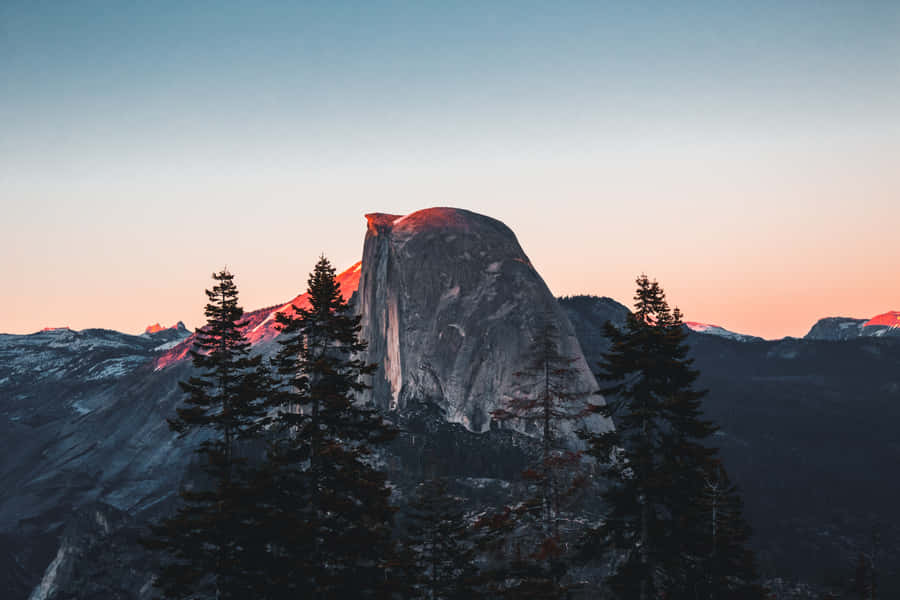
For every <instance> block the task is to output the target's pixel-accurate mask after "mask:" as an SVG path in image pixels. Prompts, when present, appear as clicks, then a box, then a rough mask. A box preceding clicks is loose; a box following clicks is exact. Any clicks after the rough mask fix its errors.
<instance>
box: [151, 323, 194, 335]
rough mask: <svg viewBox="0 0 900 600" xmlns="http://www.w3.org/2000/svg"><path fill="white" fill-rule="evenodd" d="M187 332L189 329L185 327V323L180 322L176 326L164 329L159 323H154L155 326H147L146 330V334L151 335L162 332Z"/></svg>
mask: <svg viewBox="0 0 900 600" xmlns="http://www.w3.org/2000/svg"><path fill="white" fill-rule="evenodd" d="M168 330H172V331H187V327H185V326H184V323H183V322H181V321H178V322H177V323H176V324H174V325H172V326H171V327H163V326H162V325H160V324H159V323H154V324H153V325H147V328H146V329H145V330H144V333H145V334H147V335H149V334H151V333H159V332H160V331H168Z"/></svg>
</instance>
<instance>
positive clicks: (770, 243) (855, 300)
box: [0, 0, 900, 338]
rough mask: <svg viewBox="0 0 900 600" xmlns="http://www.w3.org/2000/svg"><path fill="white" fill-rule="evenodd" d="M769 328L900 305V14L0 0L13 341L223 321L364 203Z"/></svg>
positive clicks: (588, 286) (775, 5)
mask: <svg viewBox="0 0 900 600" xmlns="http://www.w3.org/2000/svg"><path fill="white" fill-rule="evenodd" d="M431 206H456V207H461V208H467V209H470V210H473V211H475V212H479V213H482V214H486V215H489V216H492V217H494V218H497V219H500V220H501V221H503V222H505V223H506V224H507V225H509V226H510V227H511V228H512V229H513V231H515V232H516V234H517V236H518V239H519V241H520V243H521V245H522V246H523V248H524V250H525V252H526V253H527V254H528V255H529V257H530V259H531V261H532V263H533V264H534V265H535V266H536V267H537V269H538V271H539V272H540V273H541V275H542V276H543V277H544V279H545V280H546V281H547V283H548V285H549V286H550V289H551V290H552V291H553V292H554V293H555V294H557V295H571V294H578V293H587V294H597V295H606V296H611V297H613V298H615V299H617V300H619V301H621V302H623V303H626V304H630V302H631V296H632V295H633V290H634V279H635V277H636V276H637V275H639V274H640V273H646V274H648V275H649V276H651V277H652V278H656V279H658V280H659V281H660V283H661V284H662V286H663V288H664V289H665V290H666V292H667V295H668V298H669V301H670V303H671V304H674V305H677V306H679V307H680V308H681V309H682V311H683V312H684V313H685V316H686V318H687V319H688V320H694V321H702V322H706V323H713V324H716V325H720V326H722V327H726V328H728V329H731V330H734V331H739V332H743V333H750V334H755V335H760V336H764V337H767V338H776V337H781V336H785V335H793V336H802V335H803V334H805V333H806V332H807V331H808V330H809V328H810V327H811V326H812V324H813V323H814V322H815V321H816V320H817V319H819V318H820V317H825V316H839V315H840V316H854V317H860V318H863V317H866V318H868V317H871V316H874V315H876V314H879V313H883V312H886V311H888V310H900V276H898V275H900V268H898V265H900V235H898V224H900V2H893V1H885V2H878V1H861V2H845V1H833V2H829V1H825V0H818V1H814V2H805V1H802V0H795V1H792V2H767V1H764V0H760V1H756V2H729V1H716V2H694V3H681V2H678V3H674V2H601V1H597V0H592V1H588V2H527V1H523V0H518V1H514V2H490V1H486V0H480V1H478V2H464V1H455V2H438V1H433V2H432V1H420V2H380V1H377V0H374V1H373V0H369V1H365V2H351V1H346V2H344V1H342V2H330V1H329V2H321V3H317V2H259V1H255V2H228V1H225V2H208V3H204V2H189V3H185V2H165V1H158V2H118V1H117V2H92V1H90V0H84V1H79V2H31V1H28V2H17V1H14V0H4V1H3V2H2V3H0V210H2V212H0V214H2V219H0V256H2V261H0V282H2V283H0V331H2V332H7V333H29V332H33V331H36V330H38V329H40V328H42V327H45V326H69V327H72V328H73V329H82V328H87V327H105V328H110V329H117V330H120V331H125V332H131V333H137V332H140V331H143V329H144V327H146V326H147V325H148V324H151V323H155V322H160V323H162V324H164V325H171V324H173V323H174V322H176V321H178V320H182V321H184V322H185V323H186V324H187V325H188V326H189V327H196V326H199V325H201V324H202V322H203V313H202V309H203V305H204V303H205V301H206V298H205V295H204V294H203V290H204V289H205V288H207V287H210V286H211V281H212V280H211V279H210V274H211V273H212V272H213V271H215V270H218V269H220V268H222V267H223V266H227V267H228V268H229V269H230V270H231V271H233V272H234V273H235V275H236V282H237V284H238V286H239V288H240V292H241V301H242V303H243V305H244V307H245V308H246V309H248V310H250V309H254V308H259V307H262V306H270V305H273V304H276V303H279V302H283V301H286V300H288V299H290V298H292V297H294V296H295V295H296V294H297V293H299V292H301V291H303V290H304V289H305V286H306V277H307V274H308V273H309V271H310V270H311V269H312V266H313V265H314V263H315V261H316V259H317V257H318V256H319V255H320V254H321V253H325V254H326V255H327V256H328V257H329V258H330V259H331V260H332V262H333V263H334V264H335V266H336V267H338V269H339V270H340V269H342V268H344V267H347V266H350V265H351V264H353V263H354V262H355V261H357V260H359V258H360V256H361V253H362V244H363V236H364V233H365V220H364V218H363V215H364V214H365V213H367V212H390V213H396V214H406V213H409V212H412V211H414V210H417V209H421V208H427V207H431Z"/></svg>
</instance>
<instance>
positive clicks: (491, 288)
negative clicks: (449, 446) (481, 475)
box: [357, 208, 608, 432]
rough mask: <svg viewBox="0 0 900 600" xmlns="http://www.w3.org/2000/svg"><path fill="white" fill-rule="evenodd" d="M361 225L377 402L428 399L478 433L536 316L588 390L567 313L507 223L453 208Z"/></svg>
mask: <svg viewBox="0 0 900 600" xmlns="http://www.w3.org/2000/svg"><path fill="white" fill-rule="evenodd" d="M366 218H367V219H368V231H367V233H366V238H365V244H364V248H363V261H362V263H363V269H362V277H361V279H360V285H359V292H358V293H359V296H358V299H357V302H358V310H359V311H360V313H361V314H362V325H363V329H362V337H363V338H364V339H366V340H368V342H369V349H368V356H367V360H368V361H369V362H373V363H376V364H378V371H377V372H376V373H375V375H374V378H373V382H372V383H373V389H372V390H370V398H371V399H372V400H374V402H375V403H376V404H378V405H380V406H381V407H383V408H387V409H390V410H401V411H402V410H403V408H404V407H405V406H406V405H407V404H408V403H410V402H413V401H424V400H428V401H433V402H435V403H436V404H438V405H439V406H440V407H441V408H442V409H443V410H444V412H445V414H446V418H447V419H448V420H449V421H451V422H456V423H461V424H463V425H464V426H465V427H467V428H468V429H470V430H471V431H476V432H481V431H486V430H488V429H490V428H491V412H492V411H493V410H495V409H497V408H499V407H500V406H502V403H503V401H504V398H505V397H508V396H509V394H511V393H513V388H514V387H515V386H516V384H517V383H519V381H517V377H516V375H515V373H516V372H517V371H519V370H520V369H521V368H522V367H523V359H524V356H525V354H527V352H528V350H529V349H530V347H531V346H532V345H533V343H534V340H535V335H536V333H537V332H538V331H539V329H540V328H541V327H542V326H543V324H544V322H545V320H546V319H550V320H552V322H553V323H554V324H555V325H556V326H557V327H558V330H559V332H560V335H559V338H560V339H559V349H560V351H561V353H562V354H563V355H565V356H568V357H571V358H573V359H574V362H573V368H574V369H576V373H575V374H574V376H573V378H572V389H573V390H577V391H582V392H593V391H595V390H596V389H597V383H596V381H595V379H594V376H593V375H592V373H591V371H590V369H589V368H588V365H587V363H586V361H585V359H584V355H583V354H582V351H581V347H580V345H579V343H578V340H577V339H576V337H575V335H574V331H573V329H572V326H571V324H570V323H569V321H568V319H567V318H566V315H565V313H564V312H563V310H562V309H561V308H560V306H559V305H558V304H557V302H556V300H555V299H554V297H553V295H552V294H551V293H550V290H549V289H548V288H547V286H546V284H545V283H544V281H543V280H542V279H541V277H540V275H538V273H537V271H535V269H534V267H533V266H532V265H531V262H530V261H529V260H528V257H527V256H526V255H525V253H524V252H523V251H522V248H521V247H520V246H519V243H518V241H517V240H516V237H515V235H514V234H513V232H512V231H511V230H510V229H509V228H508V227H506V225H504V224H503V223H501V222H499V221H497V220H495V219H491V218H489V217H485V216H482V215H478V214H475V213H472V212H469V211H466V210H459V209H453V208H431V209H427V210H422V211H418V212H415V213H412V214H410V215H406V216H398V215H389V214H382V213H374V214H369V215H366ZM593 401H594V402H595V403H600V402H602V399H601V398H600V397H599V396H595V397H594V400H593ZM595 426H598V427H608V424H607V423H605V422H603V423H600V422H598V423H597V424H595Z"/></svg>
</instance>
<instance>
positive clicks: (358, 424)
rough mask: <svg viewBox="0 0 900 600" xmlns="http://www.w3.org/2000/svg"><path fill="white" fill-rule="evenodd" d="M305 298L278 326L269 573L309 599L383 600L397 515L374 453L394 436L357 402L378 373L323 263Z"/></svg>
mask: <svg viewBox="0 0 900 600" xmlns="http://www.w3.org/2000/svg"><path fill="white" fill-rule="evenodd" d="M308 298H309V307H308V308H304V307H296V306H295V307H294V311H293V314H291V313H287V312H285V313H281V314H279V315H278V316H277V319H278V324H279V326H280V329H281V336H280V337H279V339H278V341H279V344H280V345H281V348H280V350H279V352H278V354H277V355H276V357H275V358H274V359H273V364H274V366H275V368H276V370H277V373H278V375H279V376H280V385H278V386H277V387H276V391H275V393H274V395H273V398H274V404H275V405H276V407H277V409H278V412H277V415H278V416H277V418H276V422H277V425H278V426H279V427H280V429H281V431H282V434H283V435H281V437H280V438H279V439H278V440H277V441H276V442H275V443H274V444H273V445H272V448H271V450H270V464H271V467H272V469H271V474H270V477H271V480H272V482H274V484H275V490H276V492H277V493H276V494H275V495H274V496H273V495H271V494H270V495H268V500H267V510H268V511H270V512H271V514H272V515H274V517H275V518H273V519H271V520H270V521H269V527H270V531H269V533H270V535H271V537H272V538H273V539H279V540H281V541H279V542H278V543H276V544H274V545H273V546H272V552H273V555H274V558H275V560H274V561H273V563H272V568H273V570H274V571H275V576H277V577H279V578H281V579H282V580H284V582H285V585H288V586H291V587H293V588H296V589H300V590H302V591H303V593H305V594H308V595H310V596H311V597H314V598H351V597H352V598H366V597H375V596H378V595H383V594H384V593H385V592H384V590H385V586H386V583H385V578H386V570H385V569H386V567H385V565H386V562H387V561H389V560H390V558H391V552H392V542H391V527H392V520H393V510H392V508H391V507H390V505H389V502H388V500H389V496H390V489H389V488H388V487H387V485H386V477H385V475H384V474H383V473H382V472H380V471H379V470H377V469H376V468H375V467H374V466H373V462H374V458H375V457H374V456H373V453H372V451H373V448H375V447H377V446H379V445H381V444H384V443H385V442H387V441H389V440H390V439H392V437H393V436H394V431H393V430H392V429H391V428H390V427H389V426H388V425H387V424H385V423H384V421H383V420H382V419H381V417H380V416H379V414H378V411H377V409H376V408H375V407H374V406H365V405H362V404H361V403H360V402H359V401H358V400H357V399H355V394H356V393H358V392H360V391H362V390H363V389H365V388H366V387H367V386H366V384H365V383H364V381H363V376H365V375H367V374H370V373H371V372H372V371H373V370H374V368H373V365H368V364H366V363H365V362H363V361H362V360H360V359H359V358H358V356H359V354H360V353H361V352H362V351H363V350H364V349H365V348H366V342H364V341H362V340H360V339H359V331H360V317H358V316H353V315H351V314H350V311H349V307H348V305H347V303H346V301H344V299H343V298H342V296H341V291H340V286H339V284H338V283H337V281H336V280H335V271H334V268H333V267H332V266H331V264H330V263H329V262H328V260H327V259H326V258H324V257H321V258H320V259H319V261H318V263H317V264H316V266H315V269H314V270H313V272H312V273H311V274H310V276H309V281H308ZM288 592H290V590H288ZM290 595H291V594H290V593H288V594H287V596H290Z"/></svg>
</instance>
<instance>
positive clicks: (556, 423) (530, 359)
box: [492, 311, 593, 598]
mask: <svg viewBox="0 0 900 600" xmlns="http://www.w3.org/2000/svg"><path fill="white" fill-rule="evenodd" d="M560 346H561V340H560V331H559V327H558V326H557V324H556V322H555V319H554V317H553V314H552V312H550V311H547V312H546V313H545V315H544V317H543V322H542V324H541V328H540V329H539V331H538V334H537V336H536V337H535V342H534V345H533V346H532V347H531V348H530V349H529V352H528V353H527V355H526V357H525V363H524V365H523V368H522V369H521V370H520V371H519V372H517V373H516V374H515V375H516V378H517V385H516V388H515V390H514V393H513V395H512V396H511V397H510V398H508V399H507V400H506V401H505V402H504V405H503V407H502V408H500V409H498V410H496V411H494V412H493V413H492V414H493V417H494V418H495V419H496V420H498V421H501V422H503V421H517V422H519V423H522V424H524V426H525V429H526V430H527V431H529V432H532V433H534V434H536V435H537V437H538V439H539V442H540V457H539V459H538V461H537V462H536V463H535V464H534V465H532V466H531V467H529V468H528V469H526V470H525V471H524V472H523V474H522V475H523V479H524V480H525V482H526V483H527V484H528V485H529V487H530V488H531V489H532V490H533V493H532V494H529V495H528V497H526V498H525V500H524V501H523V502H522V503H521V504H520V505H518V506H516V507H513V508H511V509H510V510H509V511H506V512H505V513H504V514H505V516H506V518H508V519H512V520H514V522H515V525H516V529H517V530H518V531H517V533H516V537H517V539H515V540H511V543H512V544H513V545H514V549H513V552H512V558H511V563H510V565H509V567H510V571H509V572H507V573H506V574H504V575H503V577H504V578H505V579H508V580H510V581H516V583H515V584H514V585H513V587H512V588H510V590H508V591H509V592H510V593H511V594H512V595H513V596H517V597H525V596H524V595H526V594H527V595H528V596H529V597H536V598H537V597H539V598H555V597H559V596H561V595H562V594H563V593H564V589H563V587H562V585H561V579H562V577H563V575H564V574H565V570H566V563H565V560H564V556H563V555H564V548H565V542H564V540H563V532H562V531H561V529H560V524H561V521H562V520H563V517H564V512H565V509H566V508H567V506H566V504H567V501H569V500H571V499H572V497H573V496H574V495H575V493H576V492H577V489H578V487H579V485H578V484H579V482H580V481H581V480H582V478H581V477H580V474H579V472H578V471H579V466H580V461H581V456H580V453H579V452H577V451H575V450H573V449H572V448H571V447H570V442H571V440H567V439H566V431H567V429H568V431H571V430H573V429H574V428H575V427H574V423H575V422H577V421H578V420H580V419H582V418H584V417H585V416H586V415H587V414H589V413H590V408H591V405H590V404H589V397H590V396H591V395H592V394H593V390H578V389H576V384H577V375H578V372H577V370H576V369H575V368H574V366H573V363H574V362H575V358H573V357H571V356H566V355H565V354H563V353H562V352H561V351H560ZM495 518H496V517H495ZM509 529H512V527H509ZM513 573H516V575H513Z"/></svg>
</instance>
